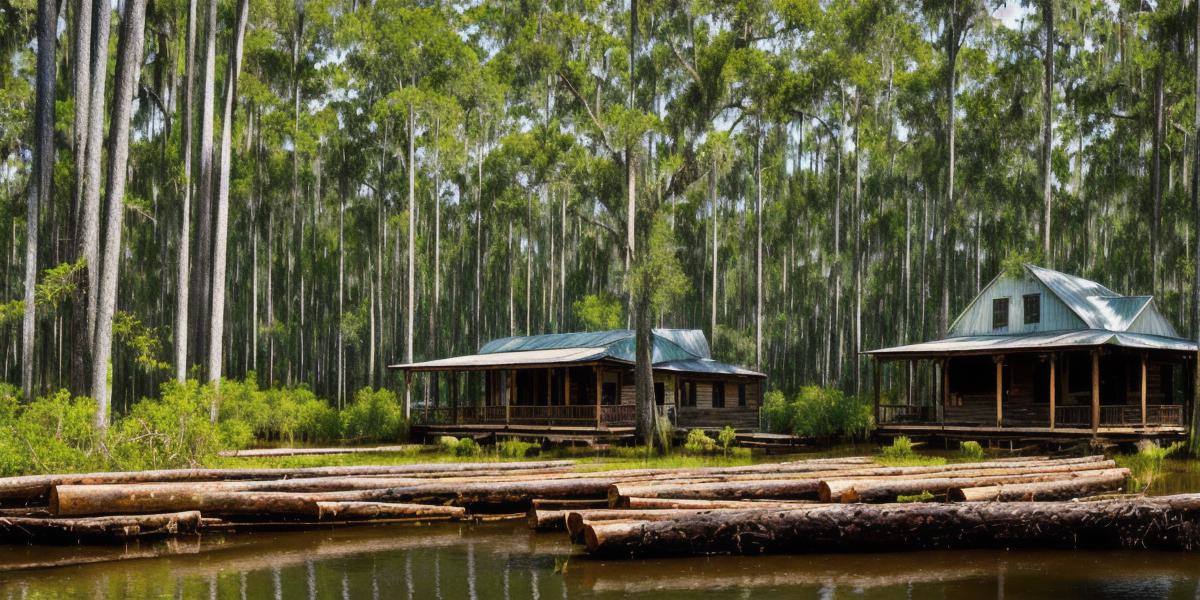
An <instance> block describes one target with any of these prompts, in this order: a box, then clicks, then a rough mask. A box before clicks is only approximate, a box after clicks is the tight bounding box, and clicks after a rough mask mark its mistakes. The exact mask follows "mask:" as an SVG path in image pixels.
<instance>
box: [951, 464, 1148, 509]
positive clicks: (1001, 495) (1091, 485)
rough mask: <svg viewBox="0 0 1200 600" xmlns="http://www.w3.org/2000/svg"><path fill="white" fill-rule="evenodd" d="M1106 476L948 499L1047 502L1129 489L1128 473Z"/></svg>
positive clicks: (970, 491) (973, 490)
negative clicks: (1127, 482) (1127, 485)
mask: <svg viewBox="0 0 1200 600" xmlns="http://www.w3.org/2000/svg"><path fill="white" fill-rule="evenodd" d="M1103 473H1104V474H1103V475H1095V476H1091V477H1080V478H1078V479H1068V480H1066V481H1039V482H1034V483H1015V484H1009V485H992V486H984V487H969V488H951V489H950V491H949V493H948V496H949V499H950V501H951V502H983V501H994V502H1046V501H1050V500H1069V499H1072V498H1083V497H1085V496H1094V495H1096V494H1104V493H1108V492H1118V491H1120V490H1121V489H1122V488H1123V487H1124V486H1125V482H1126V481H1127V475H1128V472H1127V471H1125V470H1124V469H1113V470H1110V471H1103Z"/></svg>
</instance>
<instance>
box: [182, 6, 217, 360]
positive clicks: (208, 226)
mask: <svg viewBox="0 0 1200 600" xmlns="http://www.w3.org/2000/svg"><path fill="white" fill-rule="evenodd" d="M206 23H207V29H206V34H205V35H206V39H205V51H204V89H203V90H202V91H201V94H202V95H201V98H200V182H199V185H198V186H197V194H196V199H197V201H198V202H197V208H198V213H197V219H198V222H197V228H196V252H195V255H196V263H195V264H194V265H193V266H192V275H191V276H192V283H191V286H190V289H189V291H190V294H191V298H190V301H191V302H192V303H193V304H192V306H191V308H189V310H188V318H189V319H190V320H191V324H190V325H189V326H188V330H189V331H194V332H196V335H195V336H192V340H193V346H194V348H193V349H192V356H193V357H194V360H196V361H197V362H199V361H201V360H204V357H207V356H208V354H207V348H206V347H205V343H204V342H205V341H206V340H207V338H206V336H204V335H203V333H202V332H204V331H208V323H209V310H208V309H209V307H208V301H209V300H210V299H211V298H212V294H211V287H210V286H211V284H212V263H211V260H212V255H211V252H212V183H213V182H212V180H213V121H214V112H215V110H216V106H215V105H216V79H217V0H208V18H207V21H206Z"/></svg>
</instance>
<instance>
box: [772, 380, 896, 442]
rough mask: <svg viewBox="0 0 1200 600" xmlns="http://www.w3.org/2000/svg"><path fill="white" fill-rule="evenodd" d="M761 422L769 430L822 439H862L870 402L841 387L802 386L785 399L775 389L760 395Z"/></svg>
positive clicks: (870, 422)
mask: <svg viewBox="0 0 1200 600" xmlns="http://www.w3.org/2000/svg"><path fill="white" fill-rule="evenodd" d="M762 419H763V425H764V426H765V428H766V429H767V431H770V432H773V433H790V434H792V435H796V436H800V437H815V438H823V439H834V438H843V439H847V440H859V439H865V438H866V437H867V435H868V434H869V433H870V431H871V428H872V426H873V417H872V408H871V403H870V402H868V401H867V400H866V399H865V398H863V397H859V396H847V395H845V394H843V393H842V392H841V390H837V389H833V388H823V387H820V386H815V385H811V386H806V387H803V388H801V389H800V392H799V393H798V394H796V398H795V399H793V400H791V401H789V400H787V398H786V397H785V396H784V395H783V393H782V392H779V391H778V390H772V391H770V392H767V394H766V395H765V396H764V397H763V408H762Z"/></svg>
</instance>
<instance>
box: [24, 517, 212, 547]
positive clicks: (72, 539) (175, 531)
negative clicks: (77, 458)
mask: <svg viewBox="0 0 1200 600" xmlns="http://www.w3.org/2000/svg"><path fill="white" fill-rule="evenodd" d="M199 528H200V513H199V511H187V512H178V513H168V514H158V515H133V516H123V517H92V518H82V519H54V518H34V517H3V518H0V540H5V541H9V542H20V543H44V542H47V541H50V542H66V543H79V542H85V541H87V542H119V541H126V540H132V539H138V538H143V539H144V538H151V537H164V536H173V535H181V534H182V535H193V534H195V533H196V532H197V531H198V530H199Z"/></svg>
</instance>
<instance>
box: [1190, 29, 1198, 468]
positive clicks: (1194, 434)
mask: <svg viewBox="0 0 1200 600" xmlns="http://www.w3.org/2000/svg"><path fill="white" fill-rule="evenodd" d="M1195 13H1196V22H1195V24H1194V25H1195V35H1193V36H1192V54H1193V55H1194V56H1200V7H1198V8H1197V10H1196V11H1195ZM1195 69H1196V72H1195V74H1194V75H1193V84H1194V85H1195V86H1196V87H1195V90H1196V92H1195V98H1200V60H1197V61H1195ZM1194 104H1195V115H1194V116H1193V117H1192V158H1193V160H1192V239H1194V240H1196V241H1197V244H1200V101H1197V102H1195V103H1194ZM1192 262H1193V263H1195V273H1194V274H1193V276H1192V337H1193V338H1194V339H1196V340H1197V341H1198V342H1200V260H1193V261H1192ZM1192 364H1193V373H1192V427H1191V435H1190V436H1189V437H1188V439H1189V445H1190V446H1191V448H1190V450H1191V451H1192V452H1191V453H1192V455H1193V456H1194V455H1197V454H1200V352H1197V354H1196V357H1195V360H1193V361H1192Z"/></svg>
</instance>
